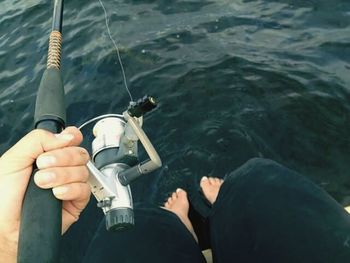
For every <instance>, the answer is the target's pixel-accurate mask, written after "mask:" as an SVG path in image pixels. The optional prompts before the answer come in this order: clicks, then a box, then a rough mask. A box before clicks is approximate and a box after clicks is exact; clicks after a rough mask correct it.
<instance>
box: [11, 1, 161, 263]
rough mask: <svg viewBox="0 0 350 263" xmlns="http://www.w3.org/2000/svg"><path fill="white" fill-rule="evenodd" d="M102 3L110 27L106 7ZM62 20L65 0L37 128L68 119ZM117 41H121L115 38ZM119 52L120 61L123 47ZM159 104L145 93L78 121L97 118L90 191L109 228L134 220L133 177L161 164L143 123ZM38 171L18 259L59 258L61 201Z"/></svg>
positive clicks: (56, 127) (53, 127)
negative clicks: (39, 181) (113, 110)
mask: <svg viewBox="0 0 350 263" xmlns="http://www.w3.org/2000/svg"><path fill="white" fill-rule="evenodd" d="M100 3H101V5H102V7H103V9H104V12H105V15H106V25H107V28H108V23H107V14H106V10H105V8H104V6H103V4H102V2H100ZM62 20H63V0H55V3H54V14H53V24H52V32H51V34H50V41H49V52H48V60H47V68H46V70H45V71H44V74H43V77H42V79H41V83H40V86H39V90H38V94H37V100H36V106H35V128H37V129H45V130H47V131H50V132H52V133H60V132H61V131H62V130H63V129H64V127H65V122H66V110H65V106H64V88H63V82H62V78H61V72H60V64H61V44H62ZM108 32H109V28H108ZM110 37H111V36H110ZM113 44H114V45H115V46H116V44H115V42H114V41H113ZM118 58H119V61H120V56H119V52H118ZM120 63H121V61H120ZM121 66H122V65H121ZM123 72H124V71H123ZM125 83H126V82H125ZM126 88H127V86H126ZM127 90H128V89H127ZM128 92H129V91H128ZM129 94H130V92H129ZM156 106H157V103H156V101H155V99H154V98H153V97H150V96H144V97H143V98H142V99H140V100H138V101H136V102H133V101H131V102H130V104H129V106H128V108H127V109H126V110H125V111H124V112H123V113H122V114H107V115H101V116H97V117H95V118H92V119H90V120H88V121H86V122H85V123H84V124H82V125H81V126H80V127H79V129H80V130H83V129H84V128H86V127H87V126H88V125H90V124H92V123H95V122H96V124H95V126H94V128H93V133H94V135H95V139H94V141H93V142H92V149H93V154H92V160H91V161H89V163H88V164H87V167H88V169H89V171H90V177H89V184H90V187H91V191H92V193H93V194H94V196H95V198H96V199H97V201H98V207H100V208H101V209H102V210H103V212H104V213H105V216H106V217H105V218H106V228H107V229H108V230H111V231H115V230H119V229H124V228H128V227H131V226H133V225H134V214H133V201H132V194H131V189H130V183H131V182H133V181H134V180H136V179H137V178H138V177H140V176H141V175H144V174H148V173H151V172H152V171H154V170H156V169H158V168H160V167H161V166H162V162H161V159H160V157H159V155H158V153H157V151H156V150H155V148H154V147H153V145H152V143H151V141H150V140H149V138H148V137H147V135H146V134H145V132H144V131H143V129H142V125H143V116H144V115H145V114H146V113H148V112H150V111H151V110H153V109H154V108H156ZM138 141H140V142H141V144H142V146H143V147H144V149H145V150H146V153H147V154H148V157H149V158H148V159H146V160H144V161H139V157H138ZM36 171H37V167H35V166H34V167H33V173H32V176H31V179H30V182H29V185H28V188H27V191H26V194H25V198H24V203H23V208H22V216H21V225H20V237H19V245H18V260H17V261H18V262H19V263H32V262H36V263H40V262H43V263H44V262H45V263H47V262H50V263H51V262H57V260H58V258H59V245H60V239H61V225H62V222H61V220H62V202H61V201H59V200H58V199H56V198H55V197H54V195H53V193H52V191H51V190H50V189H48V190H44V189H41V188H39V187H37V186H36V184H35V183H34V174H35V172H36Z"/></svg>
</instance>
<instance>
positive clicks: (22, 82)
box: [0, 0, 350, 204]
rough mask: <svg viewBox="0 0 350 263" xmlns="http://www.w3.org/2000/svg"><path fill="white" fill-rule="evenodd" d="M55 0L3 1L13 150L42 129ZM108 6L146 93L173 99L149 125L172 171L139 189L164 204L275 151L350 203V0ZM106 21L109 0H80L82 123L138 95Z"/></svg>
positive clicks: (71, 105)
mask: <svg viewBox="0 0 350 263" xmlns="http://www.w3.org/2000/svg"><path fill="white" fill-rule="evenodd" d="M51 2H52V1H39V0H17V1H13V0H3V1H2V8H1V9H0V105H1V108H0V128H1V137H0V143H1V146H0V151H1V152H3V151H4V150H5V149H6V148H8V147H9V145H11V144H13V143H14V142H15V141H16V140H17V139H18V138H20V137H21V136H22V135H23V134H25V133H26V132H27V131H28V130H30V129H31V128H32V115H33V111H34V101H35V93H36V91H37V87H38V85H39V81H40V78H41V74H42V72H43V70H44V67H45V61H46V51H47V42H48V41H47V40H48V34H49V31H50V27H51V14H52V3H51ZM105 5H106V8H107V11H108V13H109V16H110V26H111V31H112V35H113V36H114V38H115V39H116V40H117V43H118V45H119V46H120V49H121V56H122V59H123V62H124V64H125V65H124V66H125V69H126V75H127V77H128V80H129V86H130V89H131V92H132V94H133V96H134V97H141V96H143V95H144V94H146V93H147V94H151V95H153V96H155V97H156V98H157V99H158V100H159V102H160V107H159V109H158V110H157V111H155V112H154V113H152V114H151V115H149V116H148V117H147V118H146V122H145V129H146V131H147V133H148V134H149V136H150V137H151V138H152V141H153V142H154V144H155V146H156V148H157V149H159V152H160V155H161V156H162V159H163V161H164V164H165V168H164V169H163V170H162V171H161V173H157V174H155V175H150V176H148V177H147V178H143V179H140V180H139V181H138V182H136V183H135V186H134V191H135V192H137V193H136V197H135V198H136V200H141V199H142V200H144V199H147V198H148V199H149V200H151V201H152V202H159V201H160V200H162V198H164V196H165V194H166V193H167V192H169V191H172V190H173V189H174V185H175V184H176V185H177V186H182V187H185V188H187V189H188V190H189V191H190V190H191V189H192V190H193V189H194V186H195V185H196V181H197V180H198V178H199V177H200V176H201V175H205V174H210V175H218V176H224V174H226V173H228V172H229V171H231V170H232V169H234V168H236V167H238V166H239V165H241V164H242V163H244V162H245V161H246V160H248V159H249V158H251V157H255V156H261V157H266V158H272V159H274V160H276V161H278V162H281V163H283V164H285V165H287V166H288V167H290V168H293V169H296V170H297V171H299V172H302V173H304V174H305V175H307V176H309V177H310V178H311V179H312V180H314V181H315V182H316V183H317V184H319V185H320V186H322V187H323V188H325V189H326V190H327V191H328V192H329V193H330V194H332V195H333V196H334V197H335V198H336V199H337V200H338V201H340V202H342V203H343V204H348V203H350V179H349V177H348V175H349V169H350V147H349V146H350V141H349V135H348V134H349V128H350V122H349V121H350V120H349V116H350V115H349V113H350V106H349V99H350V91H349V83H350V2H349V1H348V0H334V1H325V0H318V1H314V0H312V1H298V0H284V1H275V2H274V1H242V0H237V1H228V0H213V1H198V0H197V1H195V0H193V1H171V0H168V1H160V0H159V1H152V0H143V1H141V0H139V1H130V0H129V1H128V0H127V1H107V0H105ZM104 23H105V22H104V16H103V11H102V9H101V8H100V6H99V3H98V1H85V2H81V1H67V3H66V6H65V20H64V43H63V45H64V48H63V56H64V58H63V78H64V83H65V89H66V94H67V109H68V121H69V124H76V125H77V124H81V123H82V122H83V121H84V120H86V119H87V118H90V117H93V116H95V115H97V114H101V113H107V112H121V111H122V110H123V109H125V107H126V106H127V104H128V95H127V93H126V91H125V89H124V87H123V80H122V75H121V71H120V68H119V65H118V63H117V60H116V56H115V52H114V49H113V46H112V44H111V42H110V40H109V38H108V35H107V32H106V28H105V24H104ZM150 188H151V189H153V190H152V191H151V190H150ZM135 189H136V190H135Z"/></svg>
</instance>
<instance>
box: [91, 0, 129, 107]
mask: <svg viewBox="0 0 350 263" xmlns="http://www.w3.org/2000/svg"><path fill="white" fill-rule="evenodd" d="M98 1H99V2H100V5H101V7H102V9H103V12H104V13H105V22H106V27H107V32H108V36H109V38H110V39H111V41H112V43H113V45H114V48H115V51H116V53H117V57H118V61H119V65H120V68H121V69H122V74H123V79H124V85H125V89H126V91H127V92H128V94H129V97H130V101H134V100H133V98H132V95H131V92H130V90H129V88H128V84H127V81H126V75H125V71H124V66H123V62H122V59H121V57H120V53H119V48H118V46H117V44H116V42H115V41H114V39H113V37H112V34H111V30H110V29H109V25H108V15H107V11H106V8H105V6H104V5H103V3H102V0H98Z"/></svg>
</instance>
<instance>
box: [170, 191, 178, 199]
mask: <svg viewBox="0 0 350 263" xmlns="http://www.w3.org/2000/svg"><path fill="white" fill-rule="evenodd" d="M176 198H177V193H176V192H174V193H173V194H172V195H171V199H173V200H175V199H176Z"/></svg>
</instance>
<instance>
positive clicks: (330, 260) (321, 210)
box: [83, 159, 350, 263]
mask: <svg viewBox="0 0 350 263" xmlns="http://www.w3.org/2000/svg"><path fill="white" fill-rule="evenodd" d="M209 221H210V237H211V247H212V251H213V258H214V263H223V262H225V263H226V262H235V263H239V262H270V263H274V262H280V263H289V262H290V263H300V262H308V263H312V262H315V263H323V262H324V263H326V262H327V263H338V262H339V263H345V262H350V216H349V215H348V214H347V212H346V211H345V210H344V209H343V208H342V207H341V206H340V205H339V204H338V203H337V202H336V201H335V200H334V199H332V198H331V197H330V196H329V195H328V194H327V193H326V192H325V191H324V190H322V189H321V188H319V187H318V186H316V185H315V184H313V183H312V182H311V181H309V180H308V179H306V178H305V177H303V176H301V175H299V174H297V173H296V172H294V171H292V170H289V169H287V168H285V167H283V166H281V165H279V164H277V163H275V162H273V161H270V160H266V159H252V160H250V161H248V162H247V163H246V164H244V165H243V166H242V167H240V168H239V169H237V170H235V171H234V172H232V173H231V174H230V175H229V176H228V177H227V178H226V179H225V182H224V184H223V185H222V187H221V189H220V192H219V195H218V198H217V201H216V202H215V204H214V206H213V208H212V211H211V215H210V217H209ZM83 262H125V263H128V262H130V263H137V262H154V263H158V262H164V263H165V262H174V263H175V262H176V263H179V262H193V263H195V262H205V260H204V258H203V256H202V254H201V251H200V249H199V247H198V246H197V244H196V243H195V241H194V239H193V237H192V236H191V234H190V233H189V231H188V230H187V229H186V228H185V226H184V225H183V224H182V223H181V221H180V220H179V219H178V218H177V216H176V215H174V214H172V213H171V212H168V211H165V210H162V209H160V208H136V209H135V227H134V228H133V229H131V230H129V231H125V232H118V233H109V232H107V231H106V230H105V227H104V225H101V227H100V228H99V230H98V231H97V233H96V235H95V237H94V239H93V241H92V242H91V244H90V247H89V249H88V252H87V254H86V256H85V258H84V260H83Z"/></svg>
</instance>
